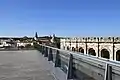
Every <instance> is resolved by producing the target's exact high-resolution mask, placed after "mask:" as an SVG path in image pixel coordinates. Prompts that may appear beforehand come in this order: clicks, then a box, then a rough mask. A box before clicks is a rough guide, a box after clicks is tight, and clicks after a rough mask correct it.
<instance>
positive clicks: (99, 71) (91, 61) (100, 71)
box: [36, 44, 120, 80]
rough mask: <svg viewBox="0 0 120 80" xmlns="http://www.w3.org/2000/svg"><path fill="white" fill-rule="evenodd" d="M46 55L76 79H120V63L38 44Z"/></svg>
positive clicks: (71, 77)
mask: <svg viewBox="0 0 120 80" xmlns="http://www.w3.org/2000/svg"><path fill="white" fill-rule="evenodd" d="M36 49H37V50H39V51H40V52H41V53H42V54H43V55H44V57H48V61H52V62H53V63H54V67H59V68H60V69H61V70H62V71H63V72H64V73H66V75H67V78H66V80H68V79H74V80H120V63H119V62H115V61H109V60H105V59H101V58H97V57H93V56H87V55H83V54H82V53H75V52H71V51H66V50H61V49H57V48H53V47H49V46H46V45H41V44H40V45H37V46H36Z"/></svg>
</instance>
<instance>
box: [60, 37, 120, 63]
mask: <svg viewBox="0 0 120 80" xmlns="http://www.w3.org/2000/svg"><path fill="white" fill-rule="evenodd" d="M60 45H61V46H60V48H61V49H64V50H71V51H74V52H78V53H82V54H85V55H90V56H91V55H92V56H96V57H100V58H103V59H110V60H115V61H120V37H80V38H78V37H74V38H64V39H61V40H60Z"/></svg>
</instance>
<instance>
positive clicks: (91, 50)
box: [88, 48, 96, 56]
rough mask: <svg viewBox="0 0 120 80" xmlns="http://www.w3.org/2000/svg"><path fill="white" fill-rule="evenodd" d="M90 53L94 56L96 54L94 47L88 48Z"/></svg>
mask: <svg viewBox="0 0 120 80" xmlns="http://www.w3.org/2000/svg"><path fill="white" fill-rule="evenodd" d="M88 54H90V55H93V56H96V53H95V50H94V49H93V48H90V49H89V50H88Z"/></svg>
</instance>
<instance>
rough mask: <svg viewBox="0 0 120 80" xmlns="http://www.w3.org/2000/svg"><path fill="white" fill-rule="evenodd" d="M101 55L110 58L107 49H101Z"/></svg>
mask: <svg viewBox="0 0 120 80" xmlns="http://www.w3.org/2000/svg"><path fill="white" fill-rule="evenodd" d="M101 57H103V58H106V59H109V58H110V54H109V51H108V50H107V49H102V50H101Z"/></svg>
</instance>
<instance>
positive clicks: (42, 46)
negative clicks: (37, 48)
mask: <svg viewBox="0 0 120 80" xmlns="http://www.w3.org/2000/svg"><path fill="white" fill-rule="evenodd" d="M43 54H44V46H42V55H43Z"/></svg>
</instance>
